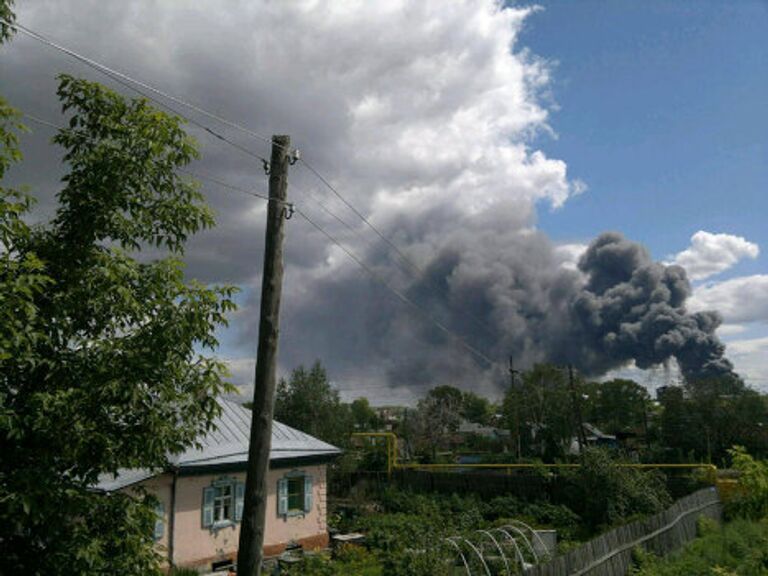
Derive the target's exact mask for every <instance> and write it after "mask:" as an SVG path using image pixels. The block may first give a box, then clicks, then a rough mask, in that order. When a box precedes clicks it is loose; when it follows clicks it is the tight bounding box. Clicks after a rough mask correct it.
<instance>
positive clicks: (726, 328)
mask: <svg viewBox="0 0 768 576" xmlns="http://www.w3.org/2000/svg"><path fill="white" fill-rule="evenodd" d="M746 331H747V327H746V326H744V325H743V324H721V325H720V326H719V327H718V328H717V335H718V336H720V337H721V338H723V337H728V336H733V335H735V334H742V333H743V332H746Z"/></svg>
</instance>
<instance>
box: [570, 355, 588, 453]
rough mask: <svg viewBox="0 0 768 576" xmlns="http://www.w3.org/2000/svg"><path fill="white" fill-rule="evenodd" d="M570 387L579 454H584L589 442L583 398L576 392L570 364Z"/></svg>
mask: <svg viewBox="0 0 768 576" xmlns="http://www.w3.org/2000/svg"><path fill="white" fill-rule="evenodd" d="M568 387H569V388H570V389H571V399H572V401H573V411H574V413H575V416H576V425H577V426H578V429H577V434H576V439H577V441H578V443H579V456H581V455H583V454H584V446H586V444H587V438H586V435H585V434H584V420H583V419H582V417H581V398H580V397H579V395H578V393H577V392H576V383H575V382H574V378H573V365H572V364H568Z"/></svg>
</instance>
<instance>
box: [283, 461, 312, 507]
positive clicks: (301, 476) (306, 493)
mask: <svg viewBox="0 0 768 576" xmlns="http://www.w3.org/2000/svg"><path fill="white" fill-rule="evenodd" d="M310 510H312V476H310V475H309V474H305V473H304V472H302V471H300V470H293V471H291V472H289V473H288V474H286V475H285V476H283V477H282V478H280V479H279V480H278V481H277V515H278V516H282V517H283V518H288V517H289V516H300V515H304V514H307V513H308V512H309V511H310Z"/></svg>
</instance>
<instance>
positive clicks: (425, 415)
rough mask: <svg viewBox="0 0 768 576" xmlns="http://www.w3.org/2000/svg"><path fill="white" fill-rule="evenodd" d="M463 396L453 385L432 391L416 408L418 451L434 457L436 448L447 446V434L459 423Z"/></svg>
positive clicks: (448, 440)
mask: <svg viewBox="0 0 768 576" xmlns="http://www.w3.org/2000/svg"><path fill="white" fill-rule="evenodd" d="M462 400H463V397H462V393H461V390H459V389H458V388H454V387H453V386H438V387H436V388H432V389H431V390H430V391H429V392H427V395H426V396H425V397H424V398H422V399H421V400H419V402H418V404H417V406H416V414H415V418H414V419H413V420H412V421H411V423H410V424H411V425H414V430H413V432H414V435H415V444H416V446H417V448H416V449H417V451H419V452H422V453H426V454H428V455H429V457H430V458H431V459H432V460H435V459H436V458H437V450H438V448H445V447H448V446H449V445H450V435H451V433H453V432H455V431H456V430H458V428H459V424H460V423H461V407H462Z"/></svg>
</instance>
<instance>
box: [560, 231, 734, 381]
mask: <svg viewBox="0 0 768 576" xmlns="http://www.w3.org/2000/svg"><path fill="white" fill-rule="evenodd" d="M579 269H580V270H581V272H582V273H584V274H585V275H586V278H587V283H586V284H585V285H584V286H583V287H582V288H581V290H580V291H579V292H578V293H577V294H576V296H575V297H574V298H573V299H572V312H573V322H574V327H575V328H576V329H577V330H579V331H580V332H581V334H582V335H583V338H580V339H579V342H580V344H581V346H583V348H585V349H586V350H585V352H587V354H584V355H583V358H584V360H585V361H586V362H584V361H580V358H581V357H582V355H581V354H577V356H576V357H574V358H572V360H573V362H574V363H577V364H580V365H581V366H582V367H583V369H584V370H585V371H587V372H592V373H594V372H598V373H600V372H604V371H605V370H606V369H609V368H613V367H616V366H617V365H621V364H624V363H626V362H628V361H630V360H634V361H635V364H637V366H638V367H639V368H650V367H652V366H654V365H657V364H660V363H662V362H666V361H667V360H669V359H670V358H672V357H674V358H675V359H677V362H678V364H679V365H680V369H681V371H682V373H683V375H684V376H685V377H686V378H687V379H690V380H696V379H702V378H711V377H718V376H723V375H726V374H730V373H732V370H733V366H732V365H731V363H730V362H729V361H728V360H727V359H725V358H724V357H723V353H724V351H725V346H724V345H723V344H722V343H721V342H720V340H719V339H718V338H717V336H716V335H715V329H716V328H717V327H718V326H719V325H720V321H721V320H720V316H719V315H718V314H717V313H715V312H697V313H694V314H689V313H688V312H686V309H685V301H686V299H687V298H688V297H689V296H690V295H691V286H690V284H689V282H688V278H687V276H686V273H685V270H684V269H683V268H681V267H679V266H665V265H663V264H660V263H658V262H653V261H652V260H651V258H650V256H649V255H648V252H647V251H646V250H645V249H644V248H643V247H642V246H640V245H639V244H636V243H634V242H630V241H628V240H626V239H624V238H623V237H622V236H621V235H620V234H617V233H606V234H602V235H601V236H599V237H598V238H597V239H596V240H595V241H594V242H592V244H591V245H590V246H589V248H588V249H587V252H586V253H585V254H584V256H583V257H582V258H581V260H580V261H579Z"/></svg>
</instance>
